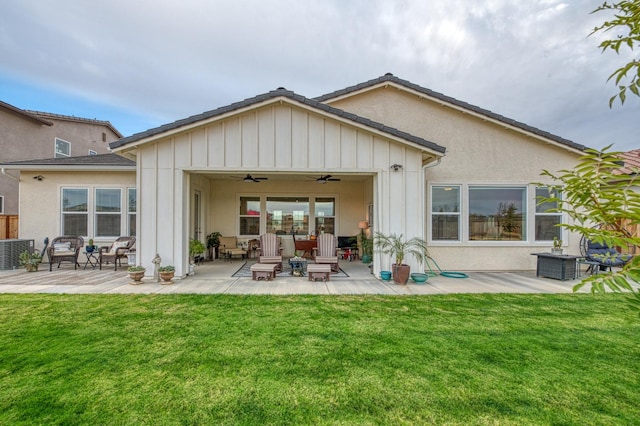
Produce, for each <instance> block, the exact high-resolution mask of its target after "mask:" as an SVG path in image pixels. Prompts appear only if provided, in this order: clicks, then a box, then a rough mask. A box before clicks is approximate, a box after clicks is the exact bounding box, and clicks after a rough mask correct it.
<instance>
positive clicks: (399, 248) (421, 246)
mask: <svg viewBox="0 0 640 426" xmlns="http://www.w3.org/2000/svg"><path fill="white" fill-rule="evenodd" d="M374 244H375V246H376V247H377V249H378V250H379V251H380V252H381V253H383V254H387V255H389V256H391V258H393V260H394V263H393V264H392V265H391V273H392V275H393V282H394V283H396V284H406V283H407V282H408V281H409V274H410V273H411V267H410V266H409V265H406V264H404V263H403V262H404V258H405V257H406V256H407V255H409V254H410V255H412V256H414V257H415V258H416V259H417V260H418V261H419V262H422V261H423V260H424V258H425V257H426V256H427V254H428V251H427V243H426V242H425V241H424V240H423V239H422V238H418V237H414V238H411V239H409V240H407V239H405V238H403V236H402V234H400V235H396V234H391V235H384V234H381V233H379V232H378V233H376V235H375V238H374Z"/></svg>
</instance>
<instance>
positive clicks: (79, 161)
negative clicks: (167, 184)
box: [0, 153, 136, 170]
mask: <svg viewBox="0 0 640 426" xmlns="http://www.w3.org/2000/svg"><path fill="white" fill-rule="evenodd" d="M0 166H2V168H3V169H14V170H43V169H50V170H53V169H57V168H64V170H74V169H91V170H97V169H101V168H102V169H131V170H135V169H136V162H135V161H133V160H130V159H128V158H126V157H123V156H121V155H118V154H112V153H110V154H98V155H83V156H79V157H60V158H42V159H38V160H22V161H12V162H9V163H0Z"/></svg>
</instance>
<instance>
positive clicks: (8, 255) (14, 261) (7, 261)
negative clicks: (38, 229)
mask: <svg viewBox="0 0 640 426" xmlns="http://www.w3.org/2000/svg"><path fill="white" fill-rule="evenodd" d="M34 247H35V246H34V243H33V240H17V239H11V240H0V269H15V268H19V267H20V253H22V252H23V251H29V252H32V251H33V250H34Z"/></svg>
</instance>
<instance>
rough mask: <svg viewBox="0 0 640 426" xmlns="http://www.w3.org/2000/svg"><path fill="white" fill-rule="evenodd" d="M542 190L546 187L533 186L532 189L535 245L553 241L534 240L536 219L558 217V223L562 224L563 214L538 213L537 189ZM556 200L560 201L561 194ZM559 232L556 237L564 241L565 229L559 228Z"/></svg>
mask: <svg viewBox="0 0 640 426" xmlns="http://www.w3.org/2000/svg"><path fill="white" fill-rule="evenodd" d="M542 188H548V186H544V185H537V186H535V188H534V189H533V191H534V194H535V196H534V200H535V203H534V207H533V209H534V210H533V212H534V217H533V239H534V240H535V242H536V243H546V244H548V243H549V242H551V241H553V239H550V240H538V239H536V232H535V226H536V222H537V219H538V217H544V216H547V217H549V216H551V217H558V218H559V219H560V220H559V223H563V222H564V214H563V213H562V212H551V213H550V212H540V213H538V189H542ZM558 198H560V199H561V200H562V193H560V194H559V196H558ZM559 228H560V229H559V232H558V235H557V237H558V238H559V239H560V240H565V228H564V227H559Z"/></svg>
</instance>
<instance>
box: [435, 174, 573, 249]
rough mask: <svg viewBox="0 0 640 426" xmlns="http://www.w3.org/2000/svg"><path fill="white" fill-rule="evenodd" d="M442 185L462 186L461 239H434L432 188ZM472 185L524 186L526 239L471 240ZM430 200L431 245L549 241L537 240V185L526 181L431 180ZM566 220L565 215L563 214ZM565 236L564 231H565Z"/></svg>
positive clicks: (504, 244)
mask: <svg viewBox="0 0 640 426" xmlns="http://www.w3.org/2000/svg"><path fill="white" fill-rule="evenodd" d="M434 186H435V187H442V186H457V187H459V188H460V209H459V210H460V224H459V226H460V240H458V241H455V240H434V239H433V230H432V229H431V228H432V227H431V223H432V220H433V214H432V200H431V197H432V188H433V187H434ZM472 187H490V188H501V187H502V188H523V189H525V191H526V193H525V196H526V205H525V206H524V207H525V208H526V210H527V213H526V216H525V218H526V220H525V224H524V227H525V229H524V230H523V232H526V238H525V239H524V240H496V241H492V240H470V239H469V189H470V188H472ZM428 188H429V190H428V193H427V194H428V201H427V208H426V213H427V214H426V216H427V217H426V226H427V232H428V242H429V244H430V245H433V246H439V247H446V246H451V245H457V246H460V245H463V246H467V247H478V246H491V247H496V246H498V247H520V246H531V245H542V244H548V242H540V241H535V200H534V199H535V196H531V194H532V193H533V194H535V188H536V185H534V184H531V183H525V182H509V183H503V182H501V183H493V182H483V183H475V182H474V183H461V182H458V183H450V182H431V183H429V185H428ZM563 220H564V216H563ZM563 236H564V232H563Z"/></svg>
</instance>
